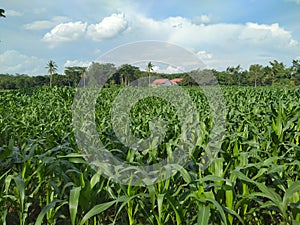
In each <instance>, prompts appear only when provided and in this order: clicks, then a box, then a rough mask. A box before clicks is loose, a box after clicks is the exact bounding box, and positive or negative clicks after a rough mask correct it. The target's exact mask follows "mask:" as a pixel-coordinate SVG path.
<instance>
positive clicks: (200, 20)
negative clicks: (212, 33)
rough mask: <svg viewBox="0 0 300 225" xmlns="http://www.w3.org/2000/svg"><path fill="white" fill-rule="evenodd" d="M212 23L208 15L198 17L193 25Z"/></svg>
mask: <svg viewBox="0 0 300 225" xmlns="http://www.w3.org/2000/svg"><path fill="white" fill-rule="evenodd" d="M211 21H212V19H211V18H210V17H209V16H208V15H201V16H197V17H195V18H194V19H193V21H192V22H193V23H195V24H208V23H210V22H211Z"/></svg>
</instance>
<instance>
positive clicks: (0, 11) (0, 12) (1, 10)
mask: <svg viewBox="0 0 300 225" xmlns="http://www.w3.org/2000/svg"><path fill="white" fill-rule="evenodd" d="M4 13H5V10H4V9H0V17H6V16H5V15H4Z"/></svg>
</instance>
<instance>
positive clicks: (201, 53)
mask: <svg viewBox="0 0 300 225" xmlns="http://www.w3.org/2000/svg"><path fill="white" fill-rule="evenodd" d="M196 55H197V56H199V58H200V59H202V60H203V59H204V60H205V59H211V58H212V56H213V55H212V53H208V52H206V51H199V52H197V53H196Z"/></svg>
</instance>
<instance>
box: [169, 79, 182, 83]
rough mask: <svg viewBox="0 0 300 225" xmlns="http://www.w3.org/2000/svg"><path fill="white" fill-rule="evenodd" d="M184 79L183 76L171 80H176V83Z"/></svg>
mask: <svg viewBox="0 0 300 225" xmlns="http://www.w3.org/2000/svg"><path fill="white" fill-rule="evenodd" d="M182 80H183V78H174V79H172V80H171V81H172V82H174V83H177V82H180V81H182Z"/></svg>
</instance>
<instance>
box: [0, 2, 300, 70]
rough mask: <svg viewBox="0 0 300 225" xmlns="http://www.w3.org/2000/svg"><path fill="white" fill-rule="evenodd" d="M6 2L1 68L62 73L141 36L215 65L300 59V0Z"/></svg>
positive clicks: (0, 35)
mask: <svg viewBox="0 0 300 225" xmlns="http://www.w3.org/2000/svg"><path fill="white" fill-rule="evenodd" d="M0 8H3V9H5V10H6V16H7V17H6V18H1V19H0V29H1V32H0V40H1V42H0V73H9V74H15V73H20V74H29V75H42V74H46V73H47V71H46V69H45V65H46V63H47V62H48V61H49V60H50V59H52V60H54V61H55V62H56V64H57V65H58V67H59V72H60V73H62V72H63V70H64V68H65V67H66V66H86V65H88V64H89V63H90V62H92V61H95V60H96V59H97V58H99V57H100V56H101V55H103V54H105V52H107V51H109V50H111V49H113V48H116V47H117V46H119V45H123V44H126V43H130V42H135V41H143V40H159V41H166V42H170V43H173V44H177V45H179V46H181V47H183V48H186V49H188V50H189V51H191V52H193V53H194V54H196V55H197V56H198V57H199V58H200V59H201V60H202V61H203V63H204V64H205V65H207V67H208V68H215V69H217V70H224V69H226V68H227V67H228V66H237V65H239V64H240V65H241V66H242V68H243V69H248V67H249V65H251V64H255V63H259V64H263V65H267V64H268V63H269V61H272V60H278V61H282V62H284V63H285V64H286V65H287V66H289V65H290V64H291V61H292V60H293V59H300V23H299V22H298V21H300V0H272V1H271V0H261V1H259V0H226V1H220V0H203V1H201V0H198V1H196V0H186V1H180V0H160V1H158V0H148V1H137V0H135V1H134V0H123V1H121V0H115V1H104V0H84V1H83V0H75V1H69V0H64V1H40V0H31V1H25V0H23V1H21V0H10V1H2V2H1V4H0ZM157 69H159V68H157Z"/></svg>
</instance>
